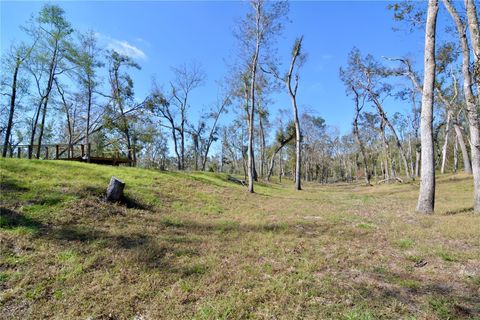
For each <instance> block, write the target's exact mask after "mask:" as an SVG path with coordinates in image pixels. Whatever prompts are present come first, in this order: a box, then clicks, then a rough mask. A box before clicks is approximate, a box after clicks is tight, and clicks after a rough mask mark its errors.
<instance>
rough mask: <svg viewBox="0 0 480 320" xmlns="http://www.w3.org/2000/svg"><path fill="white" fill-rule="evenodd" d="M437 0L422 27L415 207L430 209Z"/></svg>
mask: <svg viewBox="0 0 480 320" xmlns="http://www.w3.org/2000/svg"><path fill="white" fill-rule="evenodd" d="M437 13H438V0H429V1H428V12H427V23H426V29H425V57H424V70H425V71H424V80H423V91H422V111H421V120H420V130H421V144H422V150H421V163H422V170H421V181H420V193H419V197H418V204H417V211H418V212H420V213H433V210H434V207H435V166H434V159H433V158H434V150H433V129H432V122H433V99H434V84H435V67H436V66H435V32H436V30H435V29H436V24H437Z"/></svg>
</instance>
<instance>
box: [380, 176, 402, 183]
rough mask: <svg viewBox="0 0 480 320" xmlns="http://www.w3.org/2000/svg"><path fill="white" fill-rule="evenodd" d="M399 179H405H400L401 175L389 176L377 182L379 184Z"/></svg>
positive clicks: (399, 180) (400, 180)
mask: <svg viewBox="0 0 480 320" xmlns="http://www.w3.org/2000/svg"><path fill="white" fill-rule="evenodd" d="M392 180H393V181H398V182H400V183H403V180H402V179H400V178H399V177H393V178H388V179H383V180H380V181H378V182H377V184H380V183H384V182H389V181H392Z"/></svg>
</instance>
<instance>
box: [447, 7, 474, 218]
mask: <svg viewBox="0 0 480 320" xmlns="http://www.w3.org/2000/svg"><path fill="white" fill-rule="evenodd" d="M467 1H470V0H467ZM443 3H444V4H445V7H446V8H447V10H448V12H449V13H450V15H451V16H452V19H453V21H454V22H455V26H456V29H457V33H458V37H459V40H460V44H461V48H462V74H463V92H464V95H465V103H466V109H467V118H468V126H469V129H470V149H471V154H472V173H473V196H474V204H473V210H474V211H475V212H476V213H480V127H479V120H478V111H477V105H476V101H475V96H474V94H473V89H472V87H473V81H472V73H471V72H470V69H469V68H470V48H469V47H468V41H467V34H466V28H465V26H464V23H463V22H462V20H461V19H460V17H459V15H458V13H457V11H456V10H455V8H454V7H453V5H452V4H451V3H450V1H449V0H443ZM471 6H473V4H472V5H471ZM468 18H469V24H470V25H472V26H473V25H474V24H475V21H472V14H469V16H468ZM475 20H476V19H475ZM473 29H474V30H475V27H474V28H473ZM474 32H475V31H474ZM476 32H477V35H474V36H473V37H472V44H473V46H474V47H475V46H476V48H474V52H475V53H477V52H479V50H480V49H478V46H479V45H480V44H479V43H478V22H477V26H476Z"/></svg>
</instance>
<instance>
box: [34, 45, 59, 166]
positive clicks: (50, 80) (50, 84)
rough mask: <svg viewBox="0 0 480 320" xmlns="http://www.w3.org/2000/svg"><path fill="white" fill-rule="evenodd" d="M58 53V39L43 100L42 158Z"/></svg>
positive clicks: (39, 145) (40, 136) (38, 156)
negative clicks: (46, 119)
mask: <svg viewBox="0 0 480 320" xmlns="http://www.w3.org/2000/svg"><path fill="white" fill-rule="evenodd" d="M57 55H58V41H57V42H56V43H55V48H54V50H53V55H52V60H51V61H50V68H49V73H48V74H49V77H48V83H47V91H46V92H45V95H44V97H45V101H44V102H43V112H42V124H41V125H40V134H39V136H38V146H37V159H38V158H40V148H41V147H42V139H43V132H44V130H45V118H46V116H47V106H48V99H49V98H50V92H51V91H52V87H53V81H54V80H55V69H56V67H57V62H56V60H57Z"/></svg>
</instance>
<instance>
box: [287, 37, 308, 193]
mask: <svg viewBox="0 0 480 320" xmlns="http://www.w3.org/2000/svg"><path fill="white" fill-rule="evenodd" d="M302 41H303V36H301V37H299V38H297V39H296V40H295V43H294V45H293V49H292V59H291V61H290V67H289V68H288V72H287V75H286V77H285V82H286V85H287V88H288V94H289V95H290V100H291V102H292V109H293V123H294V124H295V189H296V190H301V189H302V186H301V180H302V179H301V177H302V168H301V163H302V145H301V141H302V131H301V129H300V120H299V118H298V106H297V90H298V77H299V76H298V69H299V67H300V66H301V65H302V63H303V61H304V60H305V55H304V54H303V53H302ZM292 81H293V83H292Z"/></svg>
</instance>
